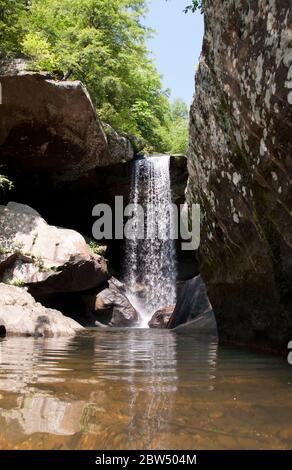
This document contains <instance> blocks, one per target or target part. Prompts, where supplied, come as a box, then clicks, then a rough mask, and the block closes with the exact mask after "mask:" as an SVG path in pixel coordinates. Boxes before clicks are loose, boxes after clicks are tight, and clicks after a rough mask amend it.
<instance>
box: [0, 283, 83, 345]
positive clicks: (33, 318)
mask: <svg viewBox="0 0 292 470" xmlns="http://www.w3.org/2000/svg"><path fill="white" fill-rule="evenodd" d="M82 329H83V328H82V326H81V325H79V324H78V323H77V322H75V321H74V320H72V319H71V318H67V317H65V316H64V315H62V313H60V312H58V311H57V310H52V309H49V308H45V307H43V306H42V305H41V304H39V303H36V301H35V300H34V299H33V297H32V296H31V295H30V294H28V292H26V290H25V289H22V288H20V287H14V286H9V285H7V284H2V283H0V335H1V336H4V335H7V336H13V335H14V336H20V335H22V336H37V337H39V336H42V337H55V336H72V335H75V334H76V332H78V331H80V330H82Z"/></svg>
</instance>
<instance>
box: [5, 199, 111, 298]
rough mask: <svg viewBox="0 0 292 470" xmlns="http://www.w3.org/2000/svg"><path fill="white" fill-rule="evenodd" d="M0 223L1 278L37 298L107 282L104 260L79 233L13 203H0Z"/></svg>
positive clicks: (80, 289) (75, 290) (85, 288)
mask: <svg viewBox="0 0 292 470" xmlns="http://www.w3.org/2000/svg"><path fill="white" fill-rule="evenodd" d="M0 224H1V227H2V232H1V235H0V276H2V281H4V282H6V283H12V284H13V283H14V284H17V285H19V284H21V285H25V286H28V287H29V291H30V292H31V293H32V295H33V296H34V297H38V298H39V297H41V296H42V295H46V294H51V293H56V292H79V291H84V290H87V289H91V288H94V287H98V286H100V285H101V284H103V283H104V282H106V280H107V278H108V272H107V261H106V260H105V259H104V258H103V257H102V256H99V255H95V254H93V253H91V251H90V250H89V248H88V246H87V244H86V242H85V240H84V238H83V237H82V236H81V235H80V234H79V233H77V232H75V231H73V230H67V229H62V228H59V227H54V226H51V225H48V224H47V223H46V221H45V220H44V219H42V217H41V216H40V215H39V214H38V213H37V212H36V211H35V210H33V209H31V208H30V207H28V206H25V205H23V204H17V203H14V202H10V203H9V204H8V205H7V206H0Z"/></svg>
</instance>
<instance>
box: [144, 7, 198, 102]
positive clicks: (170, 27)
mask: <svg viewBox="0 0 292 470" xmlns="http://www.w3.org/2000/svg"><path fill="white" fill-rule="evenodd" d="M188 3H191V2H190V1H189V0H168V1H166V0H149V10H150V11H149V13H148V15H147V18H146V25H147V26H148V27H151V28H153V29H155V30H156V34H155V36H154V37H153V38H151V39H149V40H148V47H149V49H150V51H151V52H152V55H153V57H154V60H155V63H156V66H157V69H158V72H159V73H160V74H161V75H163V79H162V81H163V86H164V88H170V89H171V91H172V93H171V99H174V98H178V97H179V98H182V99H183V100H184V101H185V102H186V103H187V104H188V105H189V104H190V103H191V101H192V96H193V94H194V90H195V81H194V75H195V69H196V66H197V65H198V62H199V56H200V53H201V48H202V40H203V33H204V23H203V15H201V14H200V12H196V13H188V14H185V13H184V12H183V9H184V7H185V6H186V5H187V4H188Z"/></svg>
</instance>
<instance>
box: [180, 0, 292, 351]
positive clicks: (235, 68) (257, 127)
mask: <svg viewBox="0 0 292 470" xmlns="http://www.w3.org/2000/svg"><path fill="white" fill-rule="evenodd" d="M291 22H292V4H291V1H290V0H250V1H249V2H246V1H245V0H228V1H227V0H225V1H222V0H207V2H206V12H205V36H204V43H203V51H202V55H201V59H200V65H199V69H198V72H197V76H196V94H195V98H194V102H193V105H192V108H191V121H190V148H189V175H190V179H189V185H188V191H187V197H188V200H189V202H190V203H191V202H194V201H195V202H198V203H200V204H201V209H202V233H201V235H202V241H201V254H202V269H201V271H202V275H203V278H204V280H205V281H206V283H207V287H208V292H209V296H210V300H211V302H212V304H213V307H214V309H215V312H216V314H217V320H218V325H219V333H220V334H221V337H222V338H224V339H228V340H236V341H238V342H244V343H253V342H256V344H258V345H261V344H262V345H265V346H267V345H268V346H276V347H277V346H287V343H286V342H287V341H288V340H291V339H292V249H291V248H292V230H291V228H292V192H291V176H292V174H291V173H292V172H291V152H292V119H291V117H292V106H291V105H292V30H291Z"/></svg>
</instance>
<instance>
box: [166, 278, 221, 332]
mask: <svg viewBox="0 0 292 470" xmlns="http://www.w3.org/2000/svg"><path fill="white" fill-rule="evenodd" d="M181 325H185V327H186V328H187V329H193V330H198V331H206V332H207V331H208V332H212V333H217V324H216V319H215V316H214V313H213V309H212V305H211V304H210V300H209V298H208V294H207V289H206V286H205V284H204V281H203V280H202V278H201V276H196V277H195V278H194V279H191V280H189V281H186V282H185V284H184V286H183V288H182V289H181V290H180V291H179V294H178V299H177V304H176V306H175V310H174V312H173V314H172V316H171V319H170V321H169V323H168V326H167V327H168V328H170V329H173V328H177V327H180V326H181Z"/></svg>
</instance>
